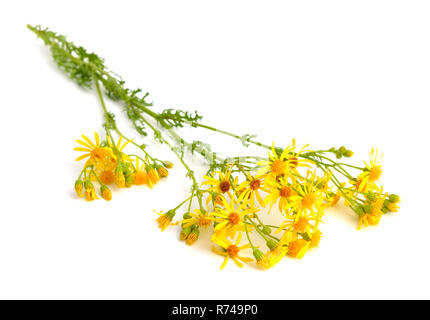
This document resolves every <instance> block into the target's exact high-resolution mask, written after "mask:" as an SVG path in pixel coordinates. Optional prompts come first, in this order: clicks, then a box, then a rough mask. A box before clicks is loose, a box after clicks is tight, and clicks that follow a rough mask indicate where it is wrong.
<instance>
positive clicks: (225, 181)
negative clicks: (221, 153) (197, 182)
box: [202, 165, 238, 198]
mask: <svg viewBox="0 0 430 320" xmlns="http://www.w3.org/2000/svg"><path fill="white" fill-rule="evenodd" d="M232 170H233V165H227V167H226V171H225V172H224V173H223V172H221V171H217V173H218V175H219V178H218V179H215V178H214V177H209V176H204V178H205V179H206V181H203V182H202V185H210V186H211V187H210V188H208V190H209V191H213V192H216V193H219V194H225V193H226V194H228V196H229V197H230V198H232V194H231V192H230V190H232V189H234V188H236V185H237V180H238V178H237V177H236V178H235V179H234V180H233V182H232V181H231V179H230V176H231V171H232ZM232 183H233V184H232ZM210 197H211V196H209V198H210Z"/></svg>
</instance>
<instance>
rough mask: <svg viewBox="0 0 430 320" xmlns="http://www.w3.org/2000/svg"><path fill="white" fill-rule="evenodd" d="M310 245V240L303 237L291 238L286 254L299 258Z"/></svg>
mask: <svg viewBox="0 0 430 320" xmlns="http://www.w3.org/2000/svg"><path fill="white" fill-rule="evenodd" d="M309 246H310V241H306V240H305V239H298V240H293V241H291V242H290V244H289V245H288V255H289V256H290V257H293V258H297V259H301V258H303V256H304V255H305V253H306V251H308V249H309Z"/></svg>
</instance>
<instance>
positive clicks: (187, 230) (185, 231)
mask: <svg viewBox="0 0 430 320" xmlns="http://www.w3.org/2000/svg"><path fill="white" fill-rule="evenodd" d="M190 233H191V227H186V228H183V229H182V231H181V233H180V234H179V239H180V240H181V241H183V240H185V239H187V237H188V235H189V234H190Z"/></svg>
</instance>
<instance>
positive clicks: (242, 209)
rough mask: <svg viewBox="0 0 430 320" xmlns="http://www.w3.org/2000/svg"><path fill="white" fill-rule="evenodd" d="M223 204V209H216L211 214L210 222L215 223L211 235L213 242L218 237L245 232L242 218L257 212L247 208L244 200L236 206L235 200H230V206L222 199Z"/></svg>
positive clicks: (246, 202)
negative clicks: (213, 231)
mask: <svg viewBox="0 0 430 320" xmlns="http://www.w3.org/2000/svg"><path fill="white" fill-rule="evenodd" d="M223 204H224V208H218V209H217V210H215V211H214V212H212V214H211V217H210V219H211V220H213V221H215V222H217V225H216V227H215V233H214V235H213V239H214V241H216V239H218V238H220V237H221V238H222V237H224V236H232V235H234V234H235V233H236V232H237V231H243V230H245V225H244V223H245V221H244V216H246V215H248V214H252V213H255V212H257V211H258V209H256V208H252V207H249V206H248V201H246V200H243V201H242V203H240V204H239V205H237V204H236V201H235V199H232V200H231V202H230V204H229V203H227V201H226V200H225V199H223ZM248 229H249V227H248Z"/></svg>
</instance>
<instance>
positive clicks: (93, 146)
mask: <svg viewBox="0 0 430 320" xmlns="http://www.w3.org/2000/svg"><path fill="white" fill-rule="evenodd" d="M82 138H83V139H84V141H82V140H76V142H77V143H79V144H80V145H81V146H82V147H76V148H74V150H76V151H82V152H85V153H84V154H83V155H81V156H79V157H78V158H76V161H79V160H82V159H85V158H88V157H89V159H88V160H87V162H86V165H94V166H95V167H96V168H114V167H115V165H116V160H117V159H116V157H115V155H114V153H113V151H112V150H111V149H110V148H107V147H101V145H100V138H99V135H98V134H97V132H95V133H94V138H95V143H93V142H92V141H91V140H90V139H88V137H87V136H84V135H82Z"/></svg>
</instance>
